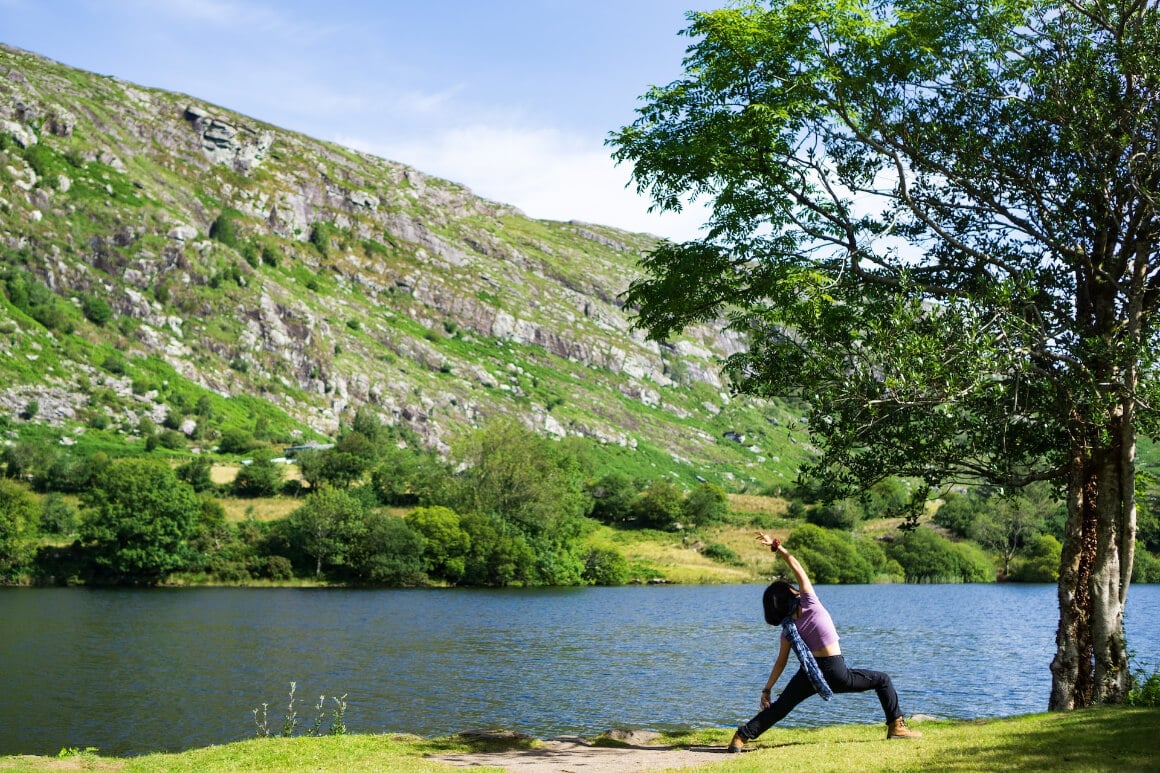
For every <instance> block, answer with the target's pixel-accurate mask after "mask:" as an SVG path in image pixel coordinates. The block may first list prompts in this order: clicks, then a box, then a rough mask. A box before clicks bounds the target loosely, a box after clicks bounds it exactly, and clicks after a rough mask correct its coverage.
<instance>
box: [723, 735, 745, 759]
mask: <svg viewBox="0 0 1160 773" xmlns="http://www.w3.org/2000/svg"><path fill="white" fill-rule="evenodd" d="M744 750H745V739H744V738H742V737H741V733H734V734H733V740H732V741H730V742H729V748H728V749H726V750H725V751H727V752H729V753H730V754H737V753H738V752H741V751H744Z"/></svg>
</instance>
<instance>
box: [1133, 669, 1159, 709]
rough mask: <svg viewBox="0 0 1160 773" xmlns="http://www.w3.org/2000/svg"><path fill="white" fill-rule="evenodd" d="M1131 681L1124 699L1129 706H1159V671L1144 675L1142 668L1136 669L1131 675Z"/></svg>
mask: <svg viewBox="0 0 1160 773" xmlns="http://www.w3.org/2000/svg"><path fill="white" fill-rule="evenodd" d="M1131 683H1132V686H1131V687H1130V688H1128V699H1127V701H1126V703H1127V704H1128V705H1129V706H1140V707H1145V708H1157V707H1160V672H1153V673H1152V674H1150V675H1145V673H1144V671H1143V670H1142V669H1141V670H1138V671H1136V673H1135V674H1133V675H1132V678H1131Z"/></svg>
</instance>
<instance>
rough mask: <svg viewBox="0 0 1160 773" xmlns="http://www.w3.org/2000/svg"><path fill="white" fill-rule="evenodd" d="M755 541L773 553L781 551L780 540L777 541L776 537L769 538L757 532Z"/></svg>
mask: <svg viewBox="0 0 1160 773" xmlns="http://www.w3.org/2000/svg"><path fill="white" fill-rule="evenodd" d="M756 539H757V541H758V542H760V543H761V544H762V545H765V546H766V547H767V548H769V549H770V550H772V551H773V552H774V553H777V552H778V551H779V550H781V540H779V539H778V538H777V537H771V536H769V535H768V534H766V533H764V532H760V531H759V532H757V537H756Z"/></svg>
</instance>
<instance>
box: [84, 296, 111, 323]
mask: <svg viewBox="0 0 1160 773" xmlns="http://www.w3.org/2000/svg"><path fill="white" fill-rule="evenodd" d="M81 313H82V314H84V315H85V318H86V319H88V321H89V322H92V323H93V324H94V325H97V326H98V327H104V326H105V325H106V324H108V322H109V320H110V319H112V318H113V308H112V307H111V306H110V305H109V302H108V301H106V300H105V299H104V298H102V297H101V296H99V295H96V294H94V293H85V294H84V295H83V296H82V297H81Z"/></svg>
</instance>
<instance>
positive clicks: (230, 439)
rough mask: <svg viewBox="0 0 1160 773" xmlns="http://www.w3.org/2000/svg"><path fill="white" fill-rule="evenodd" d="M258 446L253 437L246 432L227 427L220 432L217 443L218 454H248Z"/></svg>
mask: <svg viewBox="0 0 1160 773" xmlns="http://www.w3.org/2000/svg"><path fill="white" fill-rule="evenodd" d="M258 445H259V443H258V442H257V441H256V440H254V436H253V435H252V434H250V433H249V432H248V431H247V430H244V429H240V428H238V427H229V428H228V429H226V430H224V431H223V432H222V437H221V440H219V441H218V453H222V454H248V453H249V452H250V451H253V450H254V449H255V448H257V447H258Z"/></svg>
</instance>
